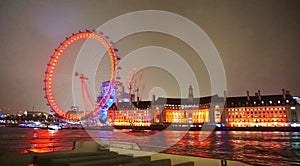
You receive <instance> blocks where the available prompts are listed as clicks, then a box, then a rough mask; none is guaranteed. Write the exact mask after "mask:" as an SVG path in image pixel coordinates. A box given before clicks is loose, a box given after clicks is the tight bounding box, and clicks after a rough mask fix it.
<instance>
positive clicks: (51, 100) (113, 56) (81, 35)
mask: <svg viewBox="0 0 300 166" xmlns="http://www.w3.org/2000/svg"><path fill="white" fill-rule="evenodd" d="M82 39H93V40H96V41H98V42H99V43H101V44H102V45H103V46H104V48H105V50H106V52H107V53H108V55H109V57H110V66H111V68H110V78H109V86H108V89H107V90H106V92H105V94H104V95H103V96H102V97H101V99H100V100H99V101H98V103H97V104H96V105H95V106H93V108H92V109H91V110H89V111H88V112H85V111H84V112H82V113H79V114H70V113H68V112H66V111H65V110H63V109H62V108H61V107H60V106H59V105H58V103H57V101H56V99H55V97H54V93H55V92H54V89H53V76H54V74H55V73H54V70H55V67H56V64H57V62H58V61H59V59H60V58H61V57H62V55H63V53H64V50H65V49H66V48H68V47H69V46H70V45H71V44H73V43H74V42H76V41H79V40H82ZM113 45H114V43H113V42H110V40H109V39H108V37H107V36H105V35H104V34H103V33H101V32H96V31H95V30H86V31H79V32H78V33H75V34H74V33H73V34H72V35H71V36H70V37H67V38H66V39H65V40H64V41H63V42H62V43H60V45H59V46H58V47H57V48H56V49H55V52H54V53H53V54H52V56H51V58H50V61H49V63H48V65H47V70H46V72H45V80H44V85H45V87H44V91H45V98H46V99H47V102H48V104H47V105H49V106H50V107H51V109H52V110H53V111H54V112H55V113H56V115H57V116H58V117H61V118H64V119H68V120H80V119H84V118H86V117H88V116H90V115H91V114H93V115H94V116H96V115H101V117H100V121H101V122H105V121H106V119H107V113H106V111H107V109H108V108H109V107H110V106H111V105H112V104H113V101H112V99H113V96H114V92H115V91H114V88H115V82H116V79H120V77H119V76H117V75H118V69H120V67H119V66H118V64H119V60H120V56H118V55H117V51H118V49H116V48H114V46H113ZM76 74H78V73H76Z"/></svg>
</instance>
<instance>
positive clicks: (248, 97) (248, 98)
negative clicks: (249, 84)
mask: <svg viewBox="0 0 300 166" xmlns="http://www.w3.org/2000/svg"><path fill="white" fill-rule="evenodd" d="M247 100H248V101H249V100H250V96H249V91H248V90H247Z"/></svg>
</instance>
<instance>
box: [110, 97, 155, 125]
mask: <svg viewBox="0 0 300 166" xmlns="http://www.w3.org/2000/svg"><path fill="white" fill-rule="evenodd" d="M152 118H153V114H152V109H151V102H149V101H140V102H120V103H119V104H118V106H116V105H115V104H113V105H112V107H110V109H109V110H108V123H110V124H111V125H113V126H150V124H151V120H152Z"/></svg>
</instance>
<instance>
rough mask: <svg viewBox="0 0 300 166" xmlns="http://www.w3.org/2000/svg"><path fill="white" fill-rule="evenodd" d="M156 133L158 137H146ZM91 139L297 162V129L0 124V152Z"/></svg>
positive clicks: (176, 151)
mask: <svg viewBox="0 0 300 166" xmlns="http://www.w3.org/2000/svg"><path fill="white" fill-rule="evenodd" d="M124 133H125V134H124ZM159 134H160V136H159V137H149V135H159ZM184 134H185V135H184ZM182 136H184V137H183V138H182V139H181V137H182ZM204 138H205V139H204ZM93 139H95V140H118V141H126V142H138V143H139V144H140V145H141V147H142V148H143V149H144V150H150V151H164V152H165V153H172V154H182V155H190V156H200V157H209V158H222V159H232V160H239V161H243V162H246V163H250V164H255V165H258V164H265V165H298V164H299V165H300V132H246V131H230V132H225V131H216V132H212V133H210V132H202V131H201V132H200V131H190V132H185V131H164V132H159V131H148V132H129V131H126V130H124V131H122V130H115V131H99V130H88V131H86V130H59V131H53V130H42V129H21V128H6V127H0V154H5V153H27V152H28V151H35V152H47V151H60V150H71V149H72V147H73V142H74V141H88V140H93ZM174 143H176V144H174Z"/></svg>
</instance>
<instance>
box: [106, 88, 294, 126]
mask: <svg viewBox="0 0 300 166" xmlns="http://www.w3.org/2000/svg"><path fill="white" fill-rule="evenodd" d="M188 92H189V96H188V98H162V97H159V98H158V99H155V96H153V100H152V101H139V99H137V100H136V101H135V102H131V101H129V102H118V103H117V104H113V105H112V106H111V107H110V109H109V110H108V112H107V113H108V123H109V124H111V125H113V126H150V125H151V124H172V125H176V126H179V127H180V126H185V127H187V126H198V125H199V126H201V125H202V124H203V123H209V124H213V125H214V124H216V125H218V126H221V125H222V126H227V127H288V126H291V125H292V124H297V123H298V122H299V121H300V110H299V103H297V101H296V100H295V99H294V98H293V96H291V95H290V93H289V91H285V90H284V89H283V91H282V94H279V95H261V92H260V90H259V91H258V92H256V93H255V95H253V96H250V94H249V91H247V95H246V96H237V97H227V96H226V93H224V97H219V96H217V95H214V96H207V97H200V98H194V96H193V88H192V86H190V87H189V90H188Z"/></svg>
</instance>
